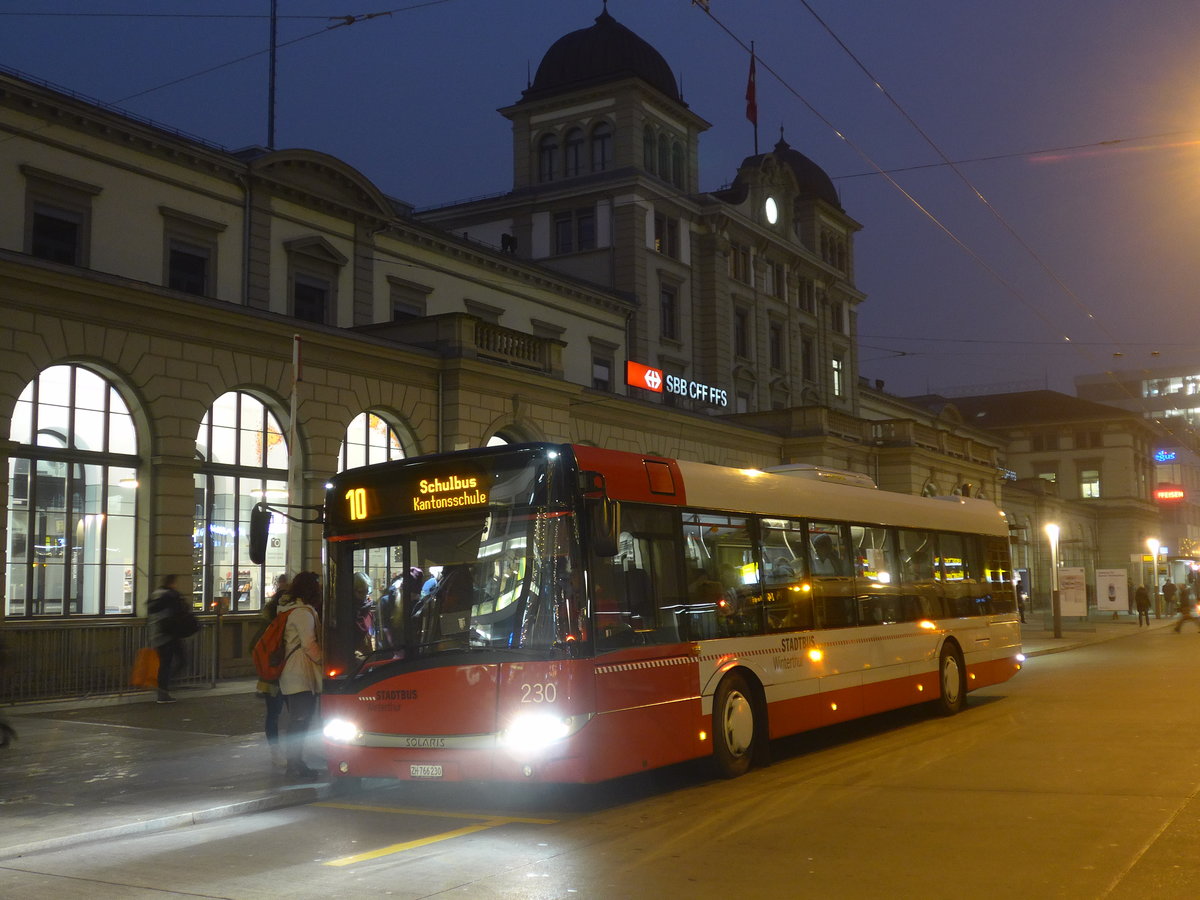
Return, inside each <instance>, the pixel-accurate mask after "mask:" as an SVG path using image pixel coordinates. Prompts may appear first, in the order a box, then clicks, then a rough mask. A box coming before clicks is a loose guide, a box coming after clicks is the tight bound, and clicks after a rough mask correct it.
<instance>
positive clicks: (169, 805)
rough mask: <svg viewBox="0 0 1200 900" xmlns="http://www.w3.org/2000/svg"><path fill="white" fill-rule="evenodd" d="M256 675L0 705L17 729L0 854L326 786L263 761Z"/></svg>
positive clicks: (319, 763)
mask: <svg viewBox="0 0 1200 900" xmlns="http://www.w3.org/2000/svg"><path fill="white" fill-rule="evenodd" d="M254 685H255V682H254V680H253V679H251V680H238V681H227V682H221V683H220V684H218V685H217V686H216V687H213V688H208V687H198V688H190V689H189V688H176V689H173V691H172V693H173V694H174V695H175V696H176V698H178V702H177V703H172V704H157V703H155V702H154V693H153V692H145V693H136V694H126V695H123V696H120V697H106V698H97V699H89V700H74V701H71V700H65V701H55V702H49V703H29V704H19V705H17V706H11V707H5V708H4V709H3V712H4V714H5V715H6V716H7V717H8V719H9V722H10V723H11V724H12V725H13V727H14V728H16V730H17V735H18V737H17V739H16V740H15V741H14V742H13V743H12V744H11V745H10V746H9V747H8V748H6V749H4V750H0V859H11V858H13V857H16V856H22V855H25V854H29V853H34V852H38V851H42V850H53V849H59V848H62V847H68V846H72V845H74V844H77V843H81V842H84V841H93V840H98V839H102V838H109V837H118V836H122V835H128V834H137V833H148V832H154V831H162V830H165V829H168V828H176V827H179V826H181V825H193V824H198V823H200V822H209V821H214V820H217V819H223V818H227V817H229V816H236V815H240V814H242V813H247V812H257V811H260V810H267V809H276V808H279V807H283V806H292V805H296V804H301V803H308V802H310V801H312V800H316V799H320V798H324V797H327V796H329V794H330V793H331V791H332V788H331V786H330V785H329V784H328V783H326V782H321V781H317V782H310V783H295V782H290V781H288V780H287V779H285V778H284V775H283V772H282V771H281V770H276V769H274V768H273V767H272V766H271V762H270V752H269V751H268V749H267V742H266V738H265V736H264V735H263V730H262V728H263V701H262V700H261V699H260V698H259V697H258V696H257V695H256V694H255V693H254ZM286 718H287V714H286V713H284V722H285V728H286ZM319 751H320V742H319V739H317V738H313V739H310V742H309V748H308V752H307V753H306V754H305V758H306V761H307V762H308V763H309V765H311V766H313V767H314V768H317V769H320V770H321V771H324V763H323V760H322V759H321V758H320V756H319Z"/></svg>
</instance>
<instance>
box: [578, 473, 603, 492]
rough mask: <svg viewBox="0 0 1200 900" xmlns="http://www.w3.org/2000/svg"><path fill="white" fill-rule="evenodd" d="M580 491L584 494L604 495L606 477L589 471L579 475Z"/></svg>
mask: <svg viewBox="0 0 1200 900" xmlns="http://www.w3.org/2000/svg"><path fill="white" fill-rule="evenodd" d="M579 491H580V493H582V494H585V495H586V494H603V493H604V491H605V484H604V476H603V475H601V474H600V473H599V472H593V471H591V470H589V469H585V470H584V471H582V472H580V473H579Z"/></svg>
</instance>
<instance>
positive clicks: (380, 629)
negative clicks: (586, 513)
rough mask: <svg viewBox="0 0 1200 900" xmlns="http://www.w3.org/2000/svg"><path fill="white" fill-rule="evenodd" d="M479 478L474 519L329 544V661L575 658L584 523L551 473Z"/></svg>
mask: <svg viewBox="0 0 1200 900" xmlns="http://www.w3.org/2000/svg"><path fill="white" fill-rule="evenodd" d="M509 462H512V460H509ZM543 463H544V460H543ZM480 471H481V474H479V476H478V479H477V481H478V483H479V485H480V490H481V491H485V492H486V493H487V496H488V502H487V503H486V504H480V506H479V508H478V509H476V510H474V511H454V512H450V513H442V514H439V515H436V516H429V515H427V514H425V513H416V514H409V515H405V516H397V517H395V523H394V526H393V525H392V523H390V522H389V523H388V524H389V527H388V529H387V530H386V531H385V533H383V534H380V533H378V532H376V533H373V534H371V535H369V536H367V535H364V536H362V537H360V538H357V539H351V540H341V541H336V542H333V543H331V545H330V560H329V562H330V571H331V574H332V576H333V577H332V582H333V585H332V586H333V592H332V596H331V599H332V602H333V603H334V605H335V606H336V607H337V609H336V613H335V614H334V615H332V616H330V617H329V618H330V627H331V631H333V632H334V633H333V634H332V635H331V637H332V638H333V639H332V640H331V641H330V645H331V646H330V647H329V649H330V651H331V654H327V655H332V656H333V657H334V658H335V661H337V662H340V663H341V664H342V666H341V667H342V669H343V671H348V670H350V669H352V668H355V667H356V666H359V667H363V668H371V669H373V668H376V667H378V666H379V665H383V664H387V663H389V662H391V661H394V660H401V659H403V660H408V661H412V660H416V659H428V658H431V657H436V656H439V655H445V654H448V653H454V652H459V653H461V652H464V651H465V652H473V653H481V652H487V651H493V652H499V653H510V652H512V651H521V652H522V653H523V654H529V655H532V656H533V657H535V658H554V657H561V656H567V655H576V654H578V653H580V652H582V649H583V646H584V644H585V642H586V640H587V615H586V608H585V606H584V604H583V601H582V599H581V598H582V593H583V592H582V577H581V571H580V560H579V546H580V540H579V533H578V527H579V524H578V523H579V520H578V518H577V516H576V515H575V514H574V513H573V512H572V511H571V510H570V509H569V508H568V506H567V504H566V503H565V499H566V498H565V497H561V496H559V495H560V494H561V493H562V492H561V490H560V489H559V488H558V487H557V484H558V483H559V482H563V479H562V478H561V477H559V475H558V474H557V470H556V467H555V466H553V465H551V466H545V467H544V466H542V465H533V466H516V467H514V466H498V467H487V466H483V467H481V470H480ZM418 474H422V475H423V476H428V474H429V473H427V472H424V471H422V472H420V473H418ZM406 477H411V476H406ZM531 501H532V502H531ZM347 634H349V635H352V640H346V639H345V638H346V635H347ZM338 657H341V659H337V658H338Z"/></svg>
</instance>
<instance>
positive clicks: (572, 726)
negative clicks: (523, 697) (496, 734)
mask: <svg viewBox="0 0 1200 900" xmlns="http://www.w3.org/2000/svg"><path fill="white" fill-rule="evenodd" d="M590 718H591V715H579V716H556V715H554V714H553V713H547V712H541V713H522V714H520V715H518V716H517V717H516V718H514V719H513V720H512V721H511V722H509V723H508V727H507V728H505V729H504V731H502V732H501V733H500V743H501V745H503V746H505V747H507V748H509V749H510V750H515V751H517V752H525V753H528V752H531V751H536V750H541V749H543V748H545V747H548V746H550V745H551V744H553V743H555V742H556V741H561V740H562V739H563V738H566V737H570V736H571V735H572V734H574V733H575V732H577V731H578V730H579V729H580V728H582V727H583V726H584V725H586V724H587V722H588V720H589V719H590Z"/></svg>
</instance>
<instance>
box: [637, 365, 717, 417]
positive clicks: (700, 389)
mask: <svg viewBox="0 0 1200 900" xmlns="http://www.w3.org/2000/svg"><path fill="white" fill-rule="evenodd" d="M625 383H626V384H628V385H631V386H633V387H636V388H641V389H642V390H644V391H653V392H654V393H656V394H675V395H676V396H678V397H687V398H689V399H691V400H701V401H703V402H705V403H711V404H713V405H714V406H728V405H729V396H728V394H727V393H726V392H725V391H724V390H722V389H721V388H717V387H712V386H711V385H707V384H702V383H701V382H699V381H691V380H689V379H687V378H680V377H679V376H678V375H666V374H664V373H663V370H662V369H656V368H654V367H653V366H647V365H643V364H642V363H638V362H633V361H632V360H627V361H626V362H625Z"/></svg>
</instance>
